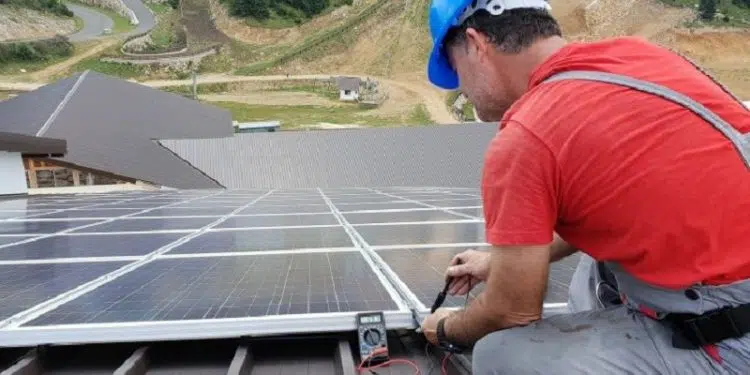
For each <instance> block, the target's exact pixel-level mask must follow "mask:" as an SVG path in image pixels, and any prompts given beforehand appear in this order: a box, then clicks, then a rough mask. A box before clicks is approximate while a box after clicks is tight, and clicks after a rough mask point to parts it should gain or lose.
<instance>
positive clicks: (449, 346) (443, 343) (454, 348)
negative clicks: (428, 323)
mask: <svg viewBox="0 0 750 375" xmlns="http://www.w3.org/2000/svg"><path fill="white" fill-rule="evenodd" d="M445 319H446V318H442V319H440V320H438V323H437V329H436V332H435V333H436V334H437V341H438V345H440V347H441V348H443V350H445V351H447V352H450V353H461V352H463V351H464V348H463V347H461V346H459V345H456V344H453V343H451V342H450V341H448V338H447V337H446V335H445Z"/></svg>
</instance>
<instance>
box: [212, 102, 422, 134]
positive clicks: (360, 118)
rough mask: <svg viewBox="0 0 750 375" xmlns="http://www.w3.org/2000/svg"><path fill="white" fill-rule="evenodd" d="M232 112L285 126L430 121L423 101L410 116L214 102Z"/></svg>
mask: <svg viewBox="0 0 750 375" xmlns="http://www.w3.org/2000/svg"><path fill="white" fill-rule="evenodd" d="M207 104H211V105H215V106H218V107H221V108H224V109H228V110H229V111H230V112H232V119H233V120H237V121H268V120H277V121H281V127H282V129H286V130H290V129H299V128H301V127H302V126H304V125H315V124H319V123H331V124H356V125H361V126H372V127H375V126H394V125H426V124H429V123H430V122H431V121H430V116H429V114H428V113H427V110H426V108H425V107H424V105H422V104H420V105H417V106H415V107H414V109H413V110H412V111H411V112H410V113H409V114H408V116H407V117H406V118H401V117H382V116H377V115H376V114H374V112H375V110H372V109H361V108H359V107H358V106H355V105H352V106H343V107H320V106H309V105H299V106H273V105H252V104H242V103H235V102H210V103H207Z"/></svg>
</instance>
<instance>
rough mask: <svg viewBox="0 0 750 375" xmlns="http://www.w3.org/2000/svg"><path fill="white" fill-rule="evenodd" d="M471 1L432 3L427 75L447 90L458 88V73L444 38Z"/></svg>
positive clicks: (436, 0)
mask: <svg viewBox="0 0 750 375" xmlns="http://www.w3.org/2000/svg"><path fill="white" fill-rule="evenodd" d="M471 2H472V0H432V3H431V4H430V34H432V53H430V60H429V62H428V63H427V77H428V78H429V79H430V82H432V83H433V84H434V85H436V86H438V87H441V88H444V89H446V90H455V89H457V88H458V74H456V70H455V69H453V67H452V66H451V64H450V62H449V61H448V55H447V54H446V52H445V49H444V48H443V40H444V39H445V35H446V34H447V33H448V30H450V28H451V27H453V26H456V25H455V23H456V20H458V17H459V16H460V15H461V13H463V12H464V10H466V8H467V7H468V6H469V4H471Z"/></svg>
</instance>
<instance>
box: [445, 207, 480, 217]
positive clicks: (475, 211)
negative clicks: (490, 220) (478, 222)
mask: <svg viewBox="0 0 750 375" xmlns="http://www.w3.org/2000/svg"><path fill="white" fill-rule="evenodd" d="M451 211H454V212H458V213H462V214H466V215H471V216H474V217H478V218H480V219H484V210H483V209H482V208H481V207H477V208H454V209H451Z"/></svg>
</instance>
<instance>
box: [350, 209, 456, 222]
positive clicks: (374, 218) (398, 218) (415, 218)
mask: <svg viewBox="0 0 750 375" xmlns="http://www.w3.org/2000/svg"><path fill="white" fill-rule="evenodd" d="M344 217H345V218H346V220H347V221H349V222H350V223H352V224H366V223H398V222H423V221H456V220H465V219H466V218H463V217H461V216H456V215H452V214H449V213H447V212H445V211H439V210H430V211H394V212H373V213H346V214H344Z"/></svg>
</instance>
